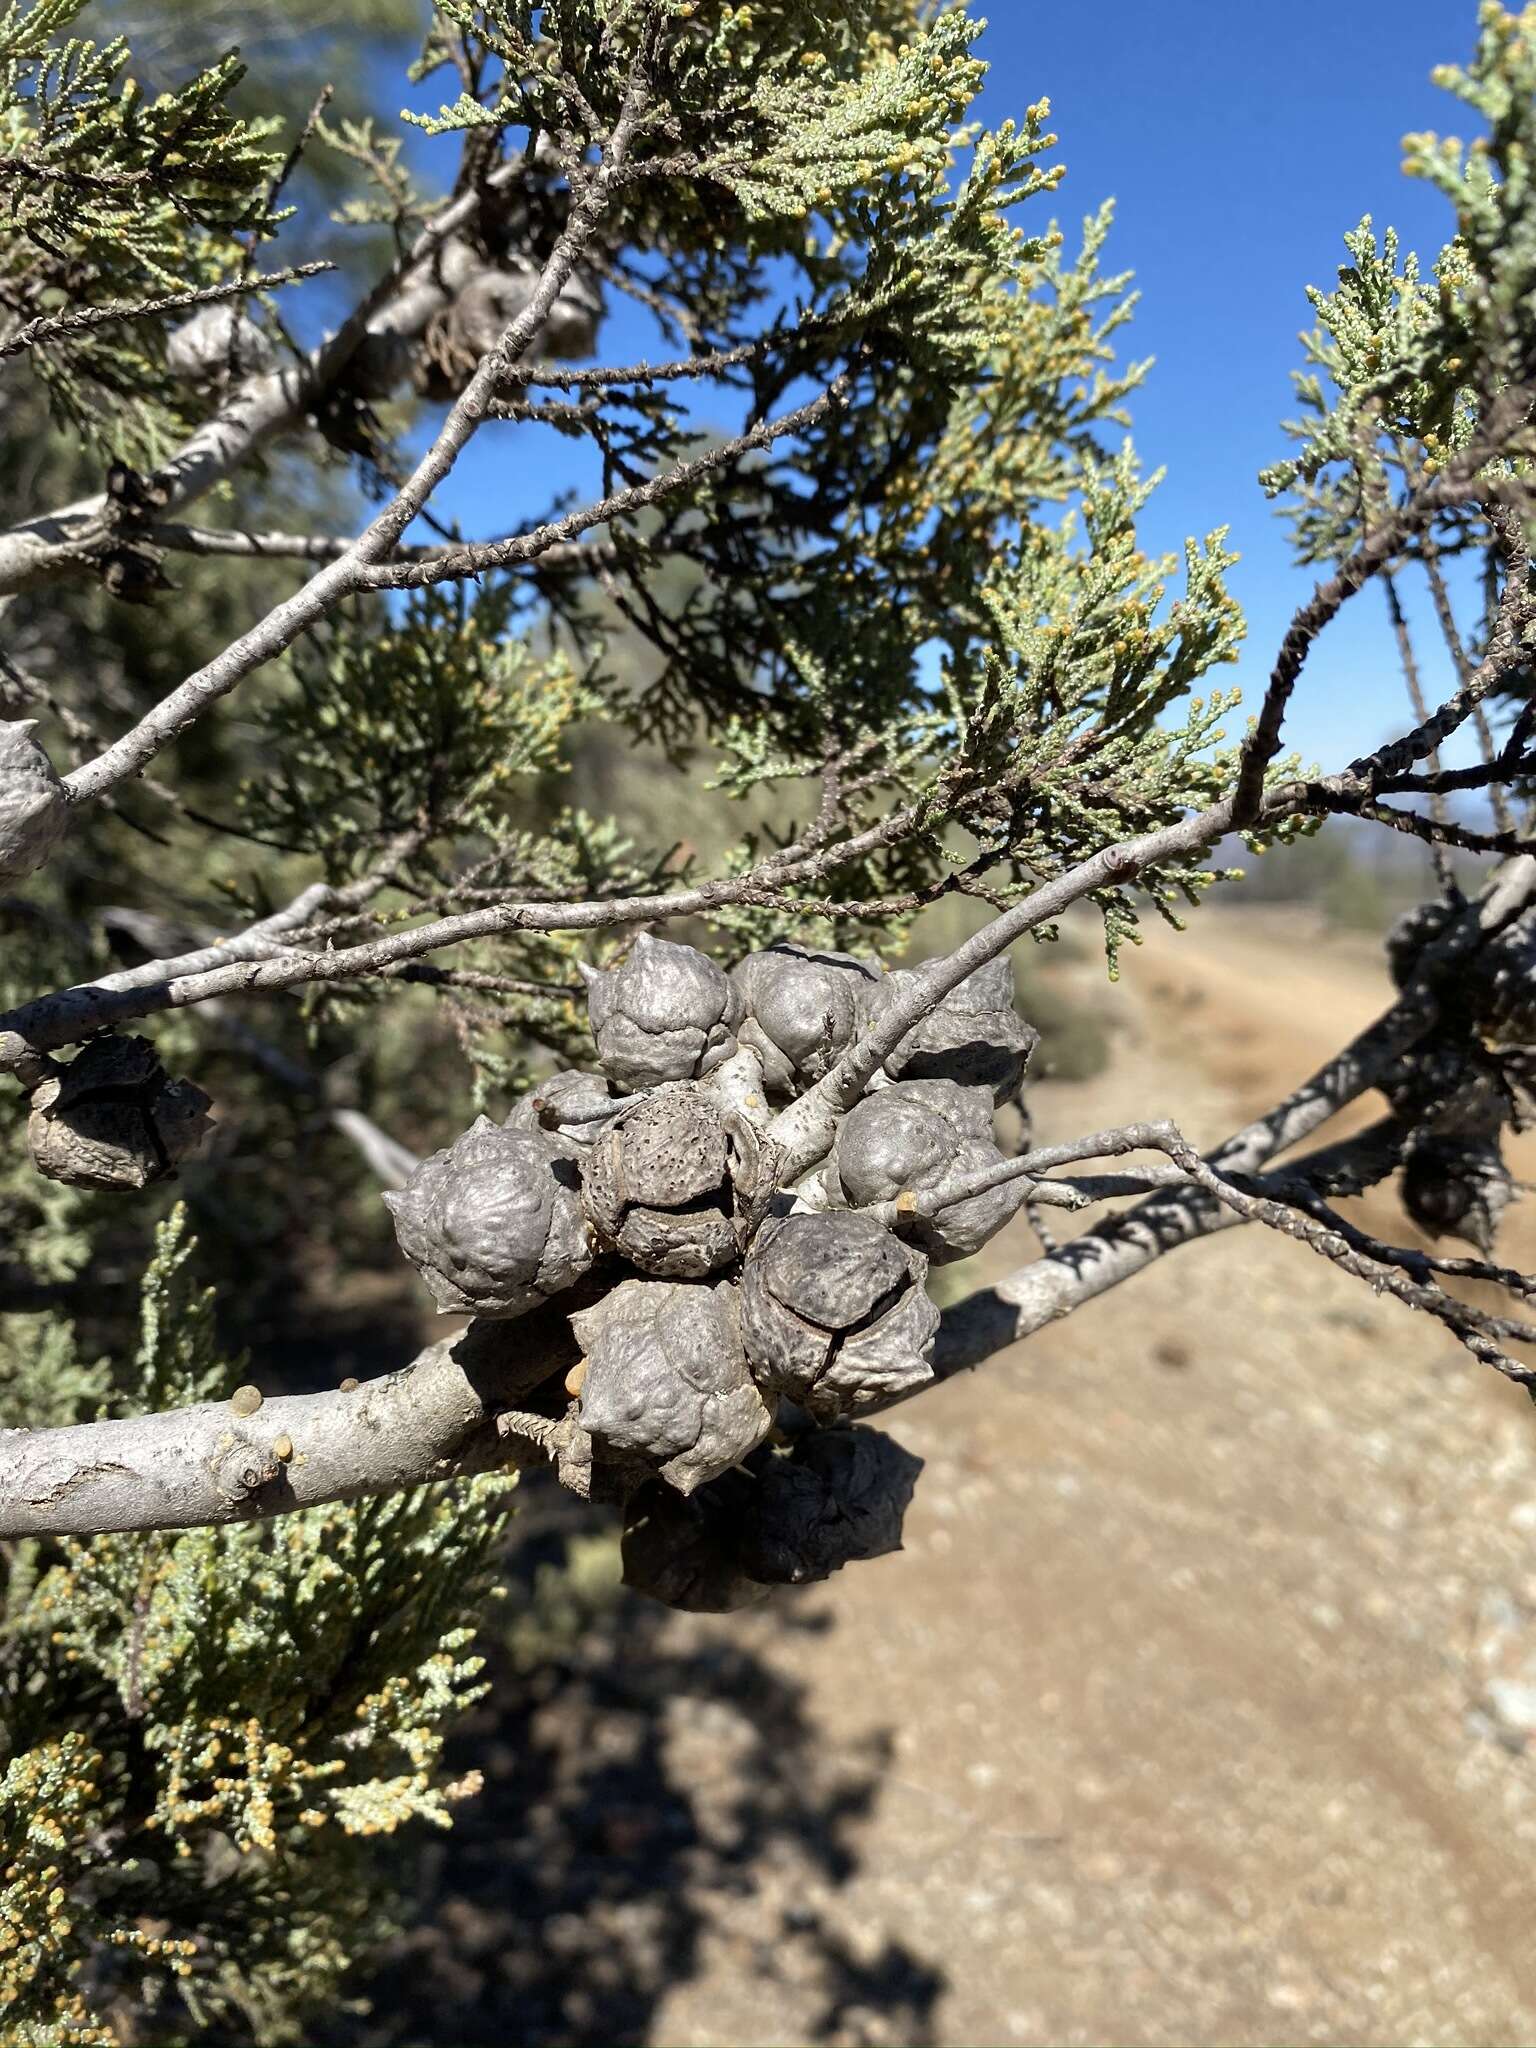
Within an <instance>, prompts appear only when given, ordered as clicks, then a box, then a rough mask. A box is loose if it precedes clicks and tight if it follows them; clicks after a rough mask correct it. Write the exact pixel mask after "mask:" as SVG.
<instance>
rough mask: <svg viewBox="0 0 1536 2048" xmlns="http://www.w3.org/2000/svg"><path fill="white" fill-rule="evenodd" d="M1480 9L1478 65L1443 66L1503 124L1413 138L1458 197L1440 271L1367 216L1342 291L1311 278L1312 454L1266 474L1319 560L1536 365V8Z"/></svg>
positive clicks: (1410, 165)
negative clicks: (1461, 137) (1469, 134)
mask: <svg viewBox="0 0 1536 2048" xmlns="http://www.w3.org/2000/svg"><path fill="white" fill-rule="evenodd" d="M1479 19H1480V24H1481V29H1480V36H1479V41H1478V48H1477V53H1476V56H1475V57H1474V59H1473V61H1472V63H1471V64H1470V65H1469V66H1467V67H1466V68H1465V69H1462V68H1460V67H1457V66H1445V67H1442V68H1441V69H1440V70H1439V71H1437V72H1436V74H1435V77H1436V80H1437V82H1438V83H1439V84H1441V85H1443V86H1444V87H1446V89H1447V90H1448V91H1450V92H1452V93H1454V94H1455V96H1456V97H1457V98H1458V99H1460V100H1461V101H1462V102H1463V104H1464V105H1466V106H1467V107H1469V108H1471V109H1472V110H1473V111H1474V112H1475V113H1476V114H1478V115H1479V116H1481V117H1482V118H1483V119H1484V120H1485V121H1486V122H1487V123H1488V124H1489V132H1488V133H1487V134H1486V135H1479V136H1478V137H1477V138H1476V139H1475V140H1474V141H1472V142H1471V143H1470V144H1463V143H1461V142H1460V141H1457V140H1456V139H1455V138H1441V137H1439V136H1437V135H1434V134H1429V133H1425V134H1418V135H1410V136H1408V137H1407V138H1406V139H1405V142H1404V150H1405V152H1406V156H1405V164H1404V168H1405V169H1406V170H1407V171H1408V172H1409V173H1411V174H1412V175H1414V176H1416V177H1420V178H1424V179H1427V180H1428V181H1429V182H1430V183H1431V184H1433V185H1435V186H1436V187H1437V188H1438V189H1439V190H1440V191H1441V192H1443V193H1444V194H1445V196H1446V197H1447V198H1448V199H1449V200H1450V201H1451V203H1452V205H1453V206H1454V207H1455V209H1456V229H1457V231H1456V234H1455V236H1454V238H1453V239H1452V240H1451V241H1449V242H1448V243H1447V244H1446V245H1445V247H1444V248H1443V249H1442V250H1441V251H1440V253H1439V255H1438V256H1437V257H1436V258H1435V260H1434V263H1433V264H1432V265H1431V266H1430V268H1429V270H1428V272H1427V273H1426V271H1425V269H1424V266H1423V265H1422V264H1421V263H1420V261H1419V259H1418V257H1417V256H1415V255H1414V254H1412V253H1411V252H1410V253H1408V254H1406V255H1404V254H1403V253H1402V251H1401V249H1400V246H1399V240H1398V236H1397V233H1396V231H1395V230H1394V229H1391V228H1388V229H1387V230H1386V231H1385V233H1384V234H1383V235H1382V236H1381V238H1380V240H1379V241H1378V239H1377V236H1376V232H1375V229H1374V227H1373V225H1372V222H1371V220H1370V218H1369V216H1367V218H1366V219H1365V220H1364V221H1362V222H1361V224H1360V225H1359V227H1357V228H1356V229H1354V230H1353V232H1352V233H1350V234H1346V235H1345V237H1344V242H1345V246H1346V248H1347V249H1348V251H1349V255H1350V259H1351V260H1350V262H1349V263H1348V264H1347V265H1345V266H1344V267H1342V268H1341V269H1340V271H1339V277H1338V286H1337V289H1336V290H1334V291H1332V292H1324V291H1321V290H1319V289H1317V288H1316V287H1310V288H1309V289H1308V293H1307V296H1308V298H1309V299H1310V300H1311V302H1312V306H1313V310H1314V311H1315V312H1316V314H1317V318H1318V324H1317V327H1316V329H1315V330H1314V331H1313V332H1312V333H1311V334H1309V335H1307V336H1306V337H1305V338H1304V339H1305V347H1306V351H1307V365H1308V366H1307V368H1306V369H1304V370H1303V371H1301V372H1300V373H1298V375H1297V376H1296V378H1295V383H1296V387H1297V393H1298V396H1299V398H1300V400H1301V403H1302V406H1303V413H1302V416H1301V417H1300V418H1299V419H1297V420H1294V421H1290V422H1288V423H1287V427H1286V431H1287V433H1288V434H1289V435H1290V436H1291V437H1292V439H1293V440H1295V441H1296V442H1297V443H1298V452H1297V453H1296V454H1295V455H1294V456H1293V457H1292V458H1290V459H1289V460H1287V461H1285V462H1280V463H1276V464H1273V465H1272V466H1271V467H1270V468H1268V469H1266V470H1265V471H1264V472H1263V475H1262V478H1261V481H1262V482H1263V484H1264V486H1265V488H1266V490H1268V491H1269V492H1270V494H1271V495H1272V496H1278V495H1281V494H1289V496H1290V500H1291V502H1290V503H1289V505H1288V506H1287V516H1288V517H1289V518H1290V520H1291V522H1292V525H1293V528H1294V531H1295V536H1296V544H1297V552H1298V555H1299V557H1300V558H1301V559H1302V560H1304V561H1311V562H1322V561H1328V560H1332V559H1336V558H1337V557H1338V556H1339V555H1340V554H1343V553H1347V552H1348V550H1349V548H1350V547H1351V546H1353V545H1354V543H1355V540H1356V539H1357V538H1358V535H1359V533H1360V531H1361V524H1362V521H1363V520H1364V519H1365V517H1366V514H1367V512H1368V510H1369V509H1370V507H1371V506H1372V505H1373V504H1378V503H1380V502H1382V501H1384V500H1385V498H1386V496H1387V494H1388V492H1389V491H1390V489H1391V487H1392V485H1393V483H1394V482H1398V481H1400V482H1402V483H1403V484H1406V485H1412V484H1413V483H1415V482H1418V481H1422V480H1423V479H1424V478H1426V477H1429V476H1433V475H1434V474H1435V473H1436V471H1437V470H1439V469H1441V468H1443V467H1444V465H1445V464H1446V462H1447V461H1449V460H1450V459H1451V458H1452V457H1453V456H1454V455H1455V454H1456V453H1457V452H1458V451H1460V450H1462V449H1465V448H1466V447H1468V446H1469V445H1471V444H1472V443H1473V441H1474V440H1475V439H1476V437H1477V433H1478V428H1479V425H1480V424H1481V423H1482V422H1484V421H1486V420H1487V419H1488V417H1489V414H1490V409H1491V408H1492V407H1493V406H1494V405H1495V404H1496V402H1497V401H1498V399H1499V397H1500V395H1501V394H1502V393H1505V392H1508V391H1510V390H1512V389H1518V388H1520V387H1523V386H1525V385H1527V384H1528V383H1529V381H1530V379H1531V377H1532V375H1533V374H1536V209H1533V207H1532V204H1531V175H1532V173H1531V166H1532V159H1533V152H1536V7H1532V6H1526V7H1525V8H1523V9H1522V10H1521V11H1520V12H1519V13H1511V12H1509V11H1508V10H1506V9H1505V8H1504V7H1502V6H1499V5H1497V4H1495V0H1485V4H1484V5H1483V7H1482V8H1481V10H1480V16H1479ZM1506 466H1508V465H1506V464H1505V463H1504V462H1503V461H1502V460H1500V461H1498V462H1496V463H1494V464H1493V465H1492V468H1493V469H1494V470H1497V469H1500V468H1504V467H1506ZM1513 466H1514V467H1516V468H1522V467H1524V466H1526V465H1524V464H1523V463H1521V462H1517V463H1516V464H1514V465H1513Z"/></svg>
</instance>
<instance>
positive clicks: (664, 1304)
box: [571, 1280, 773, 1493]
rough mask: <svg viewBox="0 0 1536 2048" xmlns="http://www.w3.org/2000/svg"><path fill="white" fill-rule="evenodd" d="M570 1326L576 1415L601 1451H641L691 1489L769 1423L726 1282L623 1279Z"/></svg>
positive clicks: (669, 1478)
mask: <svg viewBox="0 0 1536 2048" xmlns="http://www.w3.org/2000/svg"><path fill="white" fill-rule="evenodd" d="M571 1327H572V1329H573V1330H574V1331H575V1332H576V1337H577V1341H578V1342H579V1343H580V1345H581V1348H582V1350H583V1351H584V1352H585V1354H586V1365H587V1369H586V1374H585V1377H584V1378H583V1380H582V1383H581V1394H580V1402H579V1411H578V1420H579V1421H580V1424H581V1427H582V1428H583V1429H584V1430H586V1432H587V1434H588V1435H589V1436H590V1437H591V1439H592V1442H593V1445H594V1446H595V1449H596V1452H597V1454H598V1455H599V1456H601V1455H604V1454H606V1455H607V1456H609V1457H617V1458H620V1459H624V1458H639V1459H643V1460H644V1461H645V1462H646V1463H647V1464H649V1465H651V1466H652V1467H654V1468H655V1470H656V1471H657V1472H658V1474H659V1476H660V1477H661V1478H662V1479H664V1480H665V1481H666V1482H667V1484H668V1485H669V1486H674V1487H676V1489H677V1491H678V1492H679V1493H692V1492H694V1490H695V1489H696V1488H697V1487H700V1486H702V1485H704V1484H705V1482H706V1481H708V1480H711V1479H717V1478H718V1477H719V1476H720V1474H721V1473H722V1472H727V1471H729V1470H730V1468H731V1466H733V1465H737V1464H740V1462H741V1460H742V1459H743V1458H745V1457H747V1456H749V1455H750V1453H751V1452H753V1451H755V1450H756V1449H757V1447H758V1445H759V1444H760V1443H761V1442H762V1441H763V1439H764V1437H765V1436H767V1434H768V1432H769V1430H770V1429H771V1428H772V1426H773V1416H772V1413H771V1411H770V1409H769V1407H768V1405H767V1403H766V1402H765V1401H764V1399H763V1397H762V1395H761V1394H760V1393H759V1392H758V1390H757V1387H756V1385H755V1384H754V1382H753V1380H752V1376H751V1374H750V1373H749V1372H748V1370H747V1360H746V1354H745V1353H744V1351H743V1350H742V1347H741V1331H740V1328H739V1325H738V1322H737V1310H736V1293H735V1289H734V1288H733V1287H731V1286H730V1285H729V1284H727V1283H721V1284H720V1285H717V1286H713V1287H710V1286H688V1285H683V1284H679V1283H677V1282H673V1281H666V1280H626V1281H625V1282H624V1283H623V1284H622V1286H619V1287H616V1288H615V1289H614V1290H613V1292H612V1293H611V1294H609V1295H606V1296H605V1297H604V1298H603V1300H602V1301H601V1302H599V1303H598V1305H597V1306H596V1307H595V1308H589V1309H583V1310H582V1311H581V1313H580V1314H578V1315H574V1316H572V1317H571Z"/></svg>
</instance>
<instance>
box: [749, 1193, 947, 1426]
mask: <svg viewBox="0 0 1536 2048" xmlns="http://www.w3.org/2000/svg"><path fill="white" fill-rule="evenodd" d="M927 1272H928V1261H927V1260H926V1258H924V1256H923V1255H922V1253H921V1252H918V1251H914V1250H912V1249H911V1247H909V1246H907V1245H903V1244H899V1243H898V1242H897V1240H896V1239H895V1238H894V1237H892V1236H891V1234H890V1232H889V1231H887V1230H883V1229H882V1228H881V1226H880V1225H879V1224H878V1223H877V1222H875V1220H874V1219H873V1217H870V1216H860V1215H855V1214H853V1213H851V1212H850V1211H848V1210H836V1209H834V1210H829V1211H826V1212H825V1213H823V1214H821V1215H808V1216H789V1217H786V1218H783V1219H782V1220H779V1221H776V1222H773V1223H769V1224H766V1225H765V1226H764V1227H763V1229H762V1230H761V1231H759V1233H758V1236H757V1240H756V1242H755V1244H754V1245H753V1247H752V1250H751V1252H750V1253H749V1254H748V1257H747V1260H746V1264H745V1265H744V1267H743V1268H742V1276H741V1333H742V1338H743V1341H744V1342H745V1344H746V1347H747V1359H748V1362H749V1364H750V1365H751V1367H752V1370H753V1372H754V1373H755V1374H756V1376H757V1378H758V1380H759V1381H760V1382H761V1383H762V1385H763V1386H765V1387H766V1388H768V1389H769V1390H770V1391H772V1392H775V1393H783V1394H788V1395H790V1396H791V1398H792V1399H794V1400H796V1401H798V1402H799V1403H800V1404H801V1406H802V1407H804V1408H806V1409H808V1410H809V1411H810V1413H811V1414H812V1415H814V1416H817V1417H818V1418H821V1419H824V1420H834V1419H836V1418H837V1417H838V1416H842V1415H847V1414H850V1413H852V1412H854V1411H856V1410H858V1409H860V1408H865V1407H869V1406H870V1405H872V1404H873V1403H875V1402H879V1401H883V1400H886V1399H888V1398H890V1397H891V1396H893V1395H896V1394H901V1393H905V1392H907V1391H908V1390H909V1389H911V1388H914V1387H919V1386H923V1385H925V1384H926V1383H927V1382H928V1381H929V1380H931V1379H932V1378H933V1367H932V1366H931V1365H930V1363H929V1353H930V1352H931V1350H932V1348H933V1340H934V1337H935V1336H936V1334H937V1332H938V1327H939V1312H938V1310H937V1309H936V1308H935V1307H934V1305H933V1303H932V1302H931V1301H930V1300H929V1299H928V1296H927V1295H926V1294H925V1293H924V1291H923V1282H924V1280H925V1279H926V1277H927Z"/></svg>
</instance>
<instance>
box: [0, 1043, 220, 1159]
mask: <svg viewBox="0 0 1536 2048" xmlns="http://www.w3.org/2000/svg"><path fill="white" fill-rule="evenodd" d="M209 1106H210V1105H209V1099H208V1097H207V1096H206V1095H205V1094H204V1093H203V1091H202V1089H201V1088H197V1087H194V1085H193V1084H192V1082H190V1081H173V1080H172V1079H171V1078H170V1076H169V1075H168V1074H167V1073H166V1071H165V1068H164V1067H163V1066H162V1065H161V1064H160V1056H159V1054H158V1053H157V1052H156V1051H155V1048H154V1047H153V1046H152V1045H151V1044H150V1042H149V1040H148V1039H147V1038H121V1037H111V1038H97V1039H93V1040H92V1042H91V1043H90V1044H89V1045H87V1046H85V1047H84V1048H83V1049H82V1050H81V1051H80V1052H79V1053H77V1054H76V1056H75V1058H74V1059H73V1060H71V1061H70V1063H69V1065H68V1066H67V1067H66V1068H65V1070H64V1072H63V1074H62V1075H61V1076H59V1077H58V1078H57V1079H50V1080H47V1081H44V1082H42V1083H40V1085H39V1086H38V1087H37V1088H36V1089H34V1091H33V1094H32V1114H31V1117H30V1118H29V1119H28V1123H27V1142H28V1144H29V1146H30V1147H31V1151H32V1159H33V1163H34V1164H35V1165H36V1167H37V1170H38V1172H39V1173H43V1174H46V1175H47V1176H48V1178H49V1179H50V1180H58V1181H64V1182H65V1183H67V1185H68V1186H70V1187H76V1188H145V1187H148V1186H149V1185H150V1183H151V1182H152V1181H157V1180H166V1179H169V1177H170V1176H171V1175H172V1174H174V1173H175V1171H176V1169H177V1167H178V1166H179V1165H180V1163H181V1161H182V1160H183V1159H185V1158H187V1157H188V1156H189V1155H190V1154H191V1153H193V1152H195V1151H196V1149H197V1147H198V1146H199V1145H200V1144H201V1143H202V1141H203V1139H204V1138H205V1137H206V1136H207V1134H208V1132H209V1131H210V1130H212V1128H213V1125H212V1122H211V1120H210V1119H209V1117H208V1114H207V1112H208V1109H209Z"/></svg>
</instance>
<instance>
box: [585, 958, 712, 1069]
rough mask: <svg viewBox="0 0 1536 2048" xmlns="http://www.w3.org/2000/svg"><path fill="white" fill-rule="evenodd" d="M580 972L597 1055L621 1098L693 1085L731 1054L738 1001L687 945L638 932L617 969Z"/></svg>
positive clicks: (709, 961) (588, 968)
mask: <svg viewBox="0 0 1536 2048" xmlns="http://www.w3.org/2000/svg"><path fill="white" fill-rule="evenodd" d="M582 972H583V974H584V975H585V976H586V981H587V1013H588V1016H589V1018H590V1020H591V1025H592V1037H593V1040H594V1042H595V1044H596V1046H597V1056H598V1058H599V1059H600V1060H601V1061H602V1065H603V1071H604V1073H605V1074H607V1076H608V1078H609V1080H610V1081H612V1082H613V1083H614V1085H615V1087H617V1088H619V1089H620V1090H622V1091H624V1092H625V1093H638V1091H639V1090H641V1089H642V1088H657V1087H660V1086H661V1085H662V1084H663V1083H664V1082H667V1081H695V1080H698V1079H700V1078H701V1077H702V1076H703V1075H705V1074H708V1073H712V1072H713V1071H714V1069H715V1068H716V1067H718V1066H720V1065H721V1064H722V1063H723V1062H724V1061H726V1060H728V1059H729V1058H730V1056H731V1054H732V1053H733V1052H734V1051H735V1050H736V1027H737V1025H738V1024H739V1023H740V1022H741V997H740V995H739V994H738V993H737V991H736V989H735V988H734V987H733V986H732V985H731V983H730V981H729V980H728V979H727V977H726V976H725V975H724V974H723V973H722V972H721V970H720V969H719V968H718V967H717V966H716V965H715V963H714V961H713V960H710V959H708V958H707V957H706V956H705V955H704V954H703V953H700V952H697V951H695V949H694V948H693V947H692V946H677V945H674V944H673V943H672V941H671V940H670V939H653V938H652V937H651V936H650V934H649V933H648V932H642V933H641V935H640V937H639V938H638V939H636V941H635V943H634V945H633V946H632V947H631V948H630V951H629V953H628V954H627V956H626V957H625V959H624V960H623V961H622V962H621V963H620V964H619V966H617V967H614V968H609V969H606V970H602V969H598V968H595V967H587V966H583V968H582Z"/></svg>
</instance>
